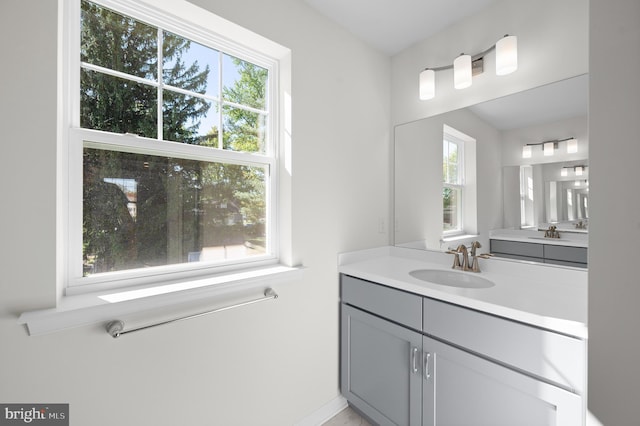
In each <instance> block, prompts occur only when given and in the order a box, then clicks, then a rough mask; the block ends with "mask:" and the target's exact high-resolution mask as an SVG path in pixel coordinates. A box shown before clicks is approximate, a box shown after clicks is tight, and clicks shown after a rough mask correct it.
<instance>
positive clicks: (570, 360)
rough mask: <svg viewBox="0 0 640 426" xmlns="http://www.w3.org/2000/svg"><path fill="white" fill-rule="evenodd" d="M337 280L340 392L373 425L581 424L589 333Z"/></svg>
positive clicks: (344, 277)
mask: <svg viewBox="0 0 640 426" xmlns="http://www.w3.org/2000/svg"><path fill="white" fill-rule="evenodd" d="M340 280H341V298H342V303H341V359H340V361H341V362H340V384H341V391H342V394H343V396H344V397H345V398H346V399H347V400H348V401H349V404H351V405H352V406H353V407H355V408H356V409H358V410H359V411H361V412H362V413H363V414H365V415H366V416H367V417H369V418H370V419H371V420H372V421H373V422H375V423H376V424H379V425H410V426H417V425H424V426H446V425H474V426H475V425H491V426H500V425H504V426H512V425H519V426H520V425H523V426H526V425H535V426H542V425H562V426H580V425H583V424H584V414H583V413H584V410H585V407H584V400H583V398H582V397H581V395H584V393H585V392H586V347H585V346H586V343H585V342H584V340H582V339H578V338H575V337H571V336H566V335H563V334H559V333H555V332H552V331H549V330H544V329H541V328H538V327H533V326H531V325H527V324H523V323H519V322H516V321H512V320H509V319H506V318H501V317H497V316H494V315H489V314H486V313H484V312H479V311H475V310H472V309H469V308H466V307H462V306H458V305H454V304H450V303H445V302H442V301H439V300H435V299H432V298H428V297H422V296H420V295H417V294H412V293H407V292H404V291H401V290H398V289H394V288H391V287H387V286H384V285H380V284H377V283H372V282H369V281H365V280H362V279H359V278H354V277H350V276H347V275H341V276H340Z"/></svg>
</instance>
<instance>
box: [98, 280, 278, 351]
mask: <svg viewBox="0 0 640 426" xmlns="http://www.w3.org/2000/svg"><path fill="white" fill-rule="evenodd" d="M277 298H278V293H276V292H275V291H274V290H273V289H272V288H270V287H269V288H266V289H265V290H264V297H260V298H258V299H252V300H248V301H246V302H240V303H236V304H235V305H230V306H224V307H222V308H216V309H212V310H209V311H205V312H200V313H198V314H193V315H187V316H184V317H180V318H174V319H170V320H167V321H162V322H157V323H155V324H150V325H145V326H144V327H138V328H132V329H131V330H125V329H124V321H121V320H113V321H110V322H109V323H108V324H107V326H106V330H107V333H109V334H110V335H111V337H113V338H114V339H115V338H116V337H120V336H121V335H123V334H127V333H133V332H135V331H140V330H146V329H147V328H152V327H157V326H159V325H165V324H170V323H172V322H178V321H182V320H186V319H191V318H197V317H201V316H204V315H209V314H213V313H215V312H221V311H226V310H229V309H233V308H239V307H240V306H246V305H251V304H253V303H258V302H264V301H266V300H271V299H277Z"/></svg>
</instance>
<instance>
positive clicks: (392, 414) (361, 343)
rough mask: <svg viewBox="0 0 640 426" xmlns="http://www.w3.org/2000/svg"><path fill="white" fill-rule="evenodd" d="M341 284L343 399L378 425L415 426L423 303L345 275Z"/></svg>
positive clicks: (419, 401)
mask: <svg viewBox="0 0 640 426" xmlns="http://www.w3.org/2000/svg"><path fill="white" fill-rule="evenodd" d="M340 281H341V284H342V285H341V299H342V304H341V360H340V361H341V362H340V365H341V369H340V375H341V378H340V382H341V391H342V394H343V395H344V396H345V398H347V400H349V403H350V404H352V405H353V406H354V407H356V408H357V409H358V410H360V411H361V412H362V413H364V414H365V415H367V416H368V417H369V418H370V419H372V420H373V421H375V422H376V423H377V424H380V425H411V426H419V425H420V424H421V418H422V412H421V407H422V380H421V377H422V376H421V372H422V370H421V359H422V335H421V334H420V332H419V331H420V330H421V328H422V298H421V297H419V296H417V295H414V294H410V293H406V292H403V291H399V290H396V289H392V288H389V287H386V286H383V285H378V284H375V283H372V282H368V281H364V280H361V279H358V278H353V277H350V276H347V275H341V276H340ZM380 317H384V319H383V318H380Z"/></svg>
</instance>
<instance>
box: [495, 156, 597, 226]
mask: <svg viewBox="0 0 640 426" xmlns="http://www.w3.org/2000/svg"><path fill="white" fill-rule="evenodd" d="M588 163H589V162H588V160H586V159H584V160H577V161H563V162H557V163H547V164H532V165H522V166H505V167H504V169H503V176H504V179H503V183H504V206H505V208H504V215H505V216H504V227H505V228H512V229H532V230H543V229H547V228H548V227H549V226H550V225H554V226H556V228H557V229H558V230H561V231H565V232H567V231H570V232H578V233H586V232H588V219H589V166H588Z"/></svg>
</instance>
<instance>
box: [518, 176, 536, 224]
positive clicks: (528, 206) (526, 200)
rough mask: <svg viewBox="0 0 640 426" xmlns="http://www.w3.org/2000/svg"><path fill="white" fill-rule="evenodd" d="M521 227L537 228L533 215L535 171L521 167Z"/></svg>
mask: <svg viewBox="0 0 640 426" xmlns="http://www.w3.org/2000/svg"><path fill="white" fill-rule="evenodd" d="M520 226H521V227H522V228H531V227H534V226H535V221H534V213H533V169H532V167H531V166H520Z"/></svg>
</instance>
